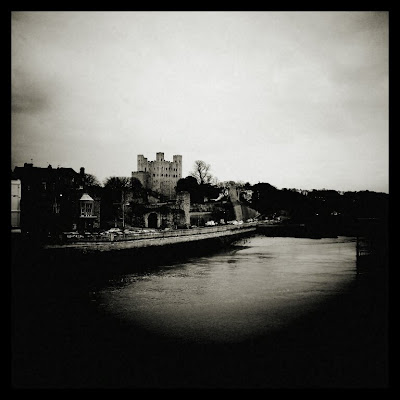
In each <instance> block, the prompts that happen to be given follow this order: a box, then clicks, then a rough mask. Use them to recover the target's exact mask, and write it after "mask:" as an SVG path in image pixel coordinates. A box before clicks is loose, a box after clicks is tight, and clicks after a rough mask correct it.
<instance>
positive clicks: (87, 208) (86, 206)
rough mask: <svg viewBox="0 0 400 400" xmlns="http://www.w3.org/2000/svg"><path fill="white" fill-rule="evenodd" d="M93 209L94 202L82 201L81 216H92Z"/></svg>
mask: <svg viewBox="0 0 400 400" xmlns="http://www.w3.org/2000/svg"><path fill="white" fill-rule="evenodd" d="M92 211H93V204H92V203H82V204H81V217H91V216H92Z"/></svg>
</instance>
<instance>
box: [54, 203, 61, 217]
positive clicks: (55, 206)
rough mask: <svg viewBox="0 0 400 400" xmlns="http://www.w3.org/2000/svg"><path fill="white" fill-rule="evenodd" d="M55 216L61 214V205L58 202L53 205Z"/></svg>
mask: <svg viewBox="0 0 400 400" xmlns="http://www.w3.org/2000/svg"><path fill="white" fill-rule="evenodd" d="M53 214H60V204H58V203H57V202H54V203H53Z"/></svg>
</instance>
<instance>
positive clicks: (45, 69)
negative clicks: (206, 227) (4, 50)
mask: <svg viewBox="0 0 400 400" xmlns="http://www.w3.org/2000/svg"><path fill="white" fill-rule="evenodd" d="M11 27H12V32H11V36H12V37H11V45H12V47H11V50H12V132H11V138H12V140H11V145H12V148H11V161H12V166H11V167H12V168H14V167H15V166H23V165H24V163H25V162H33V164H34V165H35V166H38V167H47V166H48V164H51V165H52V166H53V167H57V166H60V167H72V168H74V169H75V170H76V171H79V168H80V167H81V166H82V167H85V170H86V172H87V173H91V174H93V175H95V176H96V177H97V178H98V179H99V180H100V181H103V180H104V179H105V178H106V177H109V176H130V175H131V173H132V171H136V170H137V155H138V154H143V155H144V156H145V157H147V158H148V159H149V160H154V159H155V157H156V153H157V152H164V155H165V159H166V160H170V161H172V156H173V155H174V154H180V155H182V158H183V176H187V175H189V173H190V171H191V170H192V169H193V163H194V161H195V160H204V161H205V162H207V163H209V164H210V165H211V173H212V174H213V175H214V176H215V177H217V178H218V180H220V181H225V180H235V181H244V182H250V183H251V184H254V183H257V182H267V183H270V184H271V185H273V186H275V187H277V188H278V189H282V188H297V189H308V190H311V189H322V188H326V189H334V190H340V191H341V190H343V191H359V190H372V191H376V192H386V193H388V192H389V187H388V171H389V147H388V139H389V133H388V13H386V12H378V13H375V12H165V11H164V12H38V11H34V12H14V13H12V25H11ZM31 160H32V161H31Z"/></svg>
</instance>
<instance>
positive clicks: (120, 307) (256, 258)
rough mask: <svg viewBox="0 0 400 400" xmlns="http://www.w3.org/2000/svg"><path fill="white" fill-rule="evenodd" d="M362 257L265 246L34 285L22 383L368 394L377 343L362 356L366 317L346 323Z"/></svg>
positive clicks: (332, 245)
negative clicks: (360, 390) (370, 358)
mask: <svg viewBox="0 0 400 400" xmlns="http://www.w3.org/2000/svg"><path fill="white" fill-rule="evenodd" d="M355 246H356V243H355V239H354V238H348V237H338V238H327V239H306V238H290V237H285V238H279V237H272V238H271V237H264V236H259V235H257V236H252V237H249V238H247V239H243V240H241V241H239V242H237V243H235V244H233V245H232V246H230V247H229V248H228V249H224V250H221V251H219V252H216V253H213V254H209V255H204V256H202V257H193V258H189V259H187V260H185V261H184V262H182V261H180V262H176V263H169V264H167V265H163V264H162V262H161V265H158V266H151V267H150V266H149V267H146V266H140V265H139V266H138V265H136V266H135V267H134V268H132V269H131V270H128V271H125V272H124V273H115V274H110V275H109V274H106V275H101V276H100V275H99V276H98V277H97V278H96V279H93V280H92V281H91V280H90V279H89V280H85V279H83V280H80V279H79V277H78V276H73V277H70V278H69V279H68V280H65V281H62V280H61V279H59V278H57V274H56V273H55V274H53V275H52V278H51V279H50V278H49V277H47V279H44V278H43V277H42V278H41V279H40V282H38V281H36V282H35V284H33V283H32V282H33V281H32V280H29V282H26V283H25V286H23V289H22V287H20V286H18V290H17V293H19V294H20V296H22V292H24V293H25V301H22V300H18V301H16V307H15V311H16V318H15V319H16V322H15V331H16V333H15V338H14V358H13V362H14V364H13V365H14V381H15V382H16V383H17V386H21V387H67V388H69V387H72V388H80V387H83V388H87V387H89V388H91V387H92V388H102V387H111V388H114V387H117V388H119V387H128V388H164V387H165V388H175V387H178V388H180V387H189V388H191V387H193V388H197V387H200V388H202V387H206V388H220V387H222V388H241V387H244V388H249V387H250V388H257V387H261V388H264V387H267V388H269V387H278V388H280V387H283V388H286V387H304V386H305V387H315V386H317V387H319V386H322V387H325V386H327V387H340V386H342V385H343V386H350V387H353V386H357V385H361V386H362V385H363V383H364V379H361V378H360V377H357V378H354V376H353V378H351V377H350V376H349V371H350V370H352V369H353V368H357V367H358V368H359V367H360V365H363V364H364V361H365V360H364V359H363V358H362V357H361V358H360V354H361V353H363V351H364V350H365V348H364V346H365V343H361V344H360V343H359V344H358V345H355V342H354V335H358V334H359V332H358V330H357V331H355V330H354V329H355V327H354V323H355V322H354V314H349V315H347V316H346V315H345V314H346V311H345V310H346V309H348V307H347V303H346V301H349V294H351V292H352V290H353V289H354V286H355V285H356V283H357V268H356V251H355ZM133 264H135V262H133ZM83 282H84V283H83ZM38 285H39V286H40V285H41V287H38ZM350 299H351V298H350ZM338 307H339V308H338ZM338 310H339V311H338ZM339 314H340V315H339ZM339 324H343V325H342V326H341V327H339V326H338V325H339ZM360 328H361V327H360ZM346 330H347V332H346ZM357 343H358V342H357ZM367 353H368V352H366V353H365V354H367ZM368 354H369V353H368ZM379 360H380V359H379ZM372 369H373V370H374V371H375V374H376V365H375V367H374V368H372ZM369 373H372V370H371V371H370V370H369V369H368V370H365V371H364V372H363V375H362V376H363V378H365V381H367V380H368V377H367V375H368V374H369ZM360 379H361V380H360Z"/></svg>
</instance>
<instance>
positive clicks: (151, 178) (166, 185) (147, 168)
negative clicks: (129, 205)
mask: <svg viewBox="0 0 400 400" xmlns="http://www.w3.org/2000/svg"><path fill="white" fill-rule="evenodd" d="M132 178H137V179H138V180H139V181H140V182H141V184H142V185H143V187H144V188H145V189H150V190H152V191H154V192H156V193H159V194H161V195H163V196H165V197H166V198H168V199H175V197H176V193H175V189H176V184H177V182H178V180H179V179H181V178H182V156H180V155H174V156H173V161H165V160H164V153H160V152H159V153H156V160H155V161H148V160H147V158H145V157H144V156H143V155H142V154H139V155H138V156H137V171H136V172H132Z"/></svg>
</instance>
